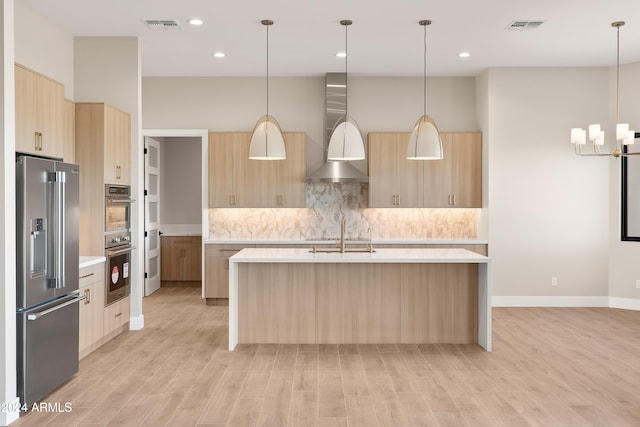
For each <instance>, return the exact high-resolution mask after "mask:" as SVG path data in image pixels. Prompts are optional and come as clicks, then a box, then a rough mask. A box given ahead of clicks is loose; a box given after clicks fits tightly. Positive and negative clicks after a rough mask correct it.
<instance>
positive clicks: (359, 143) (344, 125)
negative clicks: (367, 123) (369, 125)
mask: <svg viewBox="0 0 640 427" xmlns="http://www.w3.org/2000/svg"><path fill="white" fill-rule="evenodd" d="M364 158H365V154H364V141H363V139H362V134H361V133H360V129H359V128H358V124H357V123H356V122H355V120H353V118H352V117H350V116H347V117H346V119H345V121H343V122H341V123H340V124H338V125H337V126H336V127H335V128H334V129H333V133H332V134H331V139H330V140H329V149H328V153H327V160H362V159H364Z"/></svg>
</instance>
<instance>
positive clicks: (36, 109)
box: [15, 64, 64, 158]
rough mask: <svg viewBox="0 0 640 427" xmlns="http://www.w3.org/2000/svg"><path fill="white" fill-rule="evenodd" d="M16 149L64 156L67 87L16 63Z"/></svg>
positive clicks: (44, 154)
mask: <svg viewBox="0 0 640 427" xmlns="http://www.w3.org/2000/svg"><path fill="white" fill-rule="evenodd" d="M15 90H16V93H15V99H16V151H19V152H22V153H30V154H37V155H39V156H46V157H55V158H63V157H64V142H63V141H64V139H63V111H64V86H63V85H62V84H60V83H58V82H55V81H53V80H51V79H49V78H47V77H45V76H43V75H40V74H38V73H36V72H33V71H31V70H29V69H27V68H24V67H23V66H21V65H18V64H16V65H15Z"/></svg>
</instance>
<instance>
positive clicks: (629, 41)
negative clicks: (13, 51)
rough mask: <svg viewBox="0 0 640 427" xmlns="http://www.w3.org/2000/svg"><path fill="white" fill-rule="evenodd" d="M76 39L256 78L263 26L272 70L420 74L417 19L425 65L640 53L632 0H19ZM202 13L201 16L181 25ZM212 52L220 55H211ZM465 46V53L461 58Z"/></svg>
mask: <svg viewBox="0 0 640 427" xmlns="http://www.w3.org/2000/svg"><path fill="white" fill-rule="evenodd" d="M16 1H26V2H27V3H28V4H29V5H30V6H31V7H32V8H33V9H34V10H35V11H37V12H38V13H40V14H42V15H43V16H45V17H46V18H47V19H48V20H50V21H52V22H54V23H55V24H56V25H58V26H59V27H61V28H62V29H64V30H66V31H68V32H70V33H71V34H73V35H74V36H137V37H139V38H140V44H141V50H142V74H143V76H234V75H235V76H262V75H264V73H265V63H266V61H265V59H266V30H265V27H264V26H262V25H261V24H260V21H261V20H262V19H272V20H274V21H275V25H273V26H272V27H270V30H269V70H270V75H272V76H320V75H324V74H325V73H326V72H339V71H344V59H339V58H336V56H335V54H336V52H338V51H340V50H344V42H345V37H344V36H345V31H344V27H343V26H341V25H340V24H339V21H340V20H341V19H351V20H353V25H352V26H350V27H349V30H348V31H349V34H348V36H349V47H348V49H349V73H350V74H353V75H362V76H419V75H422V62H423V53H422V49H423V28H422V27H421V26H419V25H418V23H417V22H418V21H419V20H420V19H431V20H432V21H433V24H432V25H431V26H429V27H428V30H427V31H428V33H427V37H428V56H427V59H428V74H429V75H430V76H475V75H477V74H478V73H480V72H481V71H482V70H484V69H486V68H488V67H530V66H603V65H614V64H615V43H616V41H615V40H616V34H615V30H614V29H613V28H612V27H611V26H610V24H611V22H613V21H617V20H624V21H626V22H627V25H625V26H624V27H622V29H621V32H620V38H621V41H620V44H621V62H622V63H630V62H638V61H640V0H606V1H605V0H528V1H524V0H482V1H480V0H447V1H437V0H395V1H391V0H322V1H314V0H308V1H304V0H271V1H264V0H246V1H241V0H236V1H234V2H231V1H226V2H222V1H215V0H180V1H178V0H56V1H51V0H16ZM191 17H200V18H202V19H203V20H204V21H205V23H204V25H203V26H201V27H197V28H196V27H192V26H190V25H189V24H187V23H186V20H187V19H188V18H191ZM146 19H159V20H176V21H178V22H179V23H180V24H181V25H182V27H183V29H182V30H174V31H166V30H160V31H158V30H155V31H154V30H149V29H147V28H146V27H145V25H144V24H143V22H142V21H143V20H146ZM514 20H544V21H545V22H544V24H543V25H542V26H541V27H540V28H538V29H536V30H533V31H522V32H514V31H507V30H506V29H505V28H506V27H507V26H508V25H509V24H510V23H511V22H512V21H514ZM215 51H223V52H225V53H226V55H227V56H226V57H225V58H223V59H216V58H213V56H212V55H211V54H212V53H213V52H215ZM461 51H468V52H470V53H471V57H470V58H467V59H460V58H458V56H457V55H458V53H459V52H461Z"/></svg>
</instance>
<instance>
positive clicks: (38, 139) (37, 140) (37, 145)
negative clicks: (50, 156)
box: [33, 132, 42, 151]
mask: <svg viewBox="0 0 640 427" xmlns="http://www.w3.org/2000/svg"><path fill="white" fill-rule="evenodd" d="M33 146H34V147H33V148H34V149H35V150H36V151H42V134H41V133H40V132H34V135H33Z"/></svg>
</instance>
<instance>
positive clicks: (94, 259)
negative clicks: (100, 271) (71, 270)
mask: <svg viewBox="0 0 640 427" xmlns="http://www.w3.org/2000/svg"><path fill="white" fill-rule="evenodd" d="M106 261H107V258H106V257H105V256H104V255H98V256H84V255H81V256H80V268H81V269H82V268H87V267H91V266H92V265H96V264H100V263H103V262H106Z"/></svg>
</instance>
